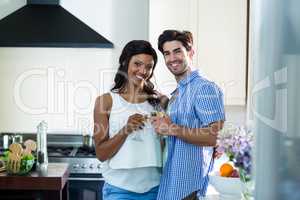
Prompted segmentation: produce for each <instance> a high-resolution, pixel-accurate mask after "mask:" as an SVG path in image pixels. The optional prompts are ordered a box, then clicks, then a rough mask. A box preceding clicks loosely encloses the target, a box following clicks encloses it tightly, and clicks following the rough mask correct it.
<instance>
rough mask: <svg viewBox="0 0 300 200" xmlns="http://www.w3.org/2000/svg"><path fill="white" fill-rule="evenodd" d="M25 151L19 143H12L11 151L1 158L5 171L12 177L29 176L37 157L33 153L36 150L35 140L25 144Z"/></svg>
mask: <svg viewBox="0 0 300 200" xmlns="http://www.w3.org/2000/svg"><path fill="white" fill-rule="evenodd" d="M24 146H25V149H23V147H22V145H21V144H19V143H12V144H11V145H10V146H9V150H8V151H6V152H4V155H3V157H2V158H1V159H2V160H3V161H4V163H5V169H6V171H7V173H8V174H11V175H26V174H28V173H29V172H30V171H31V169H32V167H33V165H34V163H35V157H34V155H33V154H32V151H35V150H36V143H35V142H34V141H33V140H27V141H25V142H24Z"/></svg>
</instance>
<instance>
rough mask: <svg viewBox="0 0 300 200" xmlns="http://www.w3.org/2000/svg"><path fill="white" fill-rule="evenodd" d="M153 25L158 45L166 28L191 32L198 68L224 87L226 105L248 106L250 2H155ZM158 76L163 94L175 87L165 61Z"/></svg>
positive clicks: (152, 5)
mask: <svg viewBox="0 0 300 200" xmlns="http://www.w3.org/2000/svg"><path fill="white" fill-rule="evenodd" d="M149 26H150V27H149V31H150V41H151V42H152V43H153V44H155V45H156V44H157V38H158V36H159V34H160V33H161V32H162V31H163V30H164V29H179V30H190V31H191V32H192V33H193V35H194V43H195V45H194V46H195V50H196V56H195V57H194V65H195V66H196V67H197V68H199V69H201V70H202V71H203V72H204V73H205V74H206V75H207V76H208V77H209V78H210V79H211V80H213V81H215V82H217V83H218V85H220V86H221V87H222V88H223V91H224V94H225V104H227V105H244V104H245V96H246V95H245V93H246V92H245V83H246V82H245V80H246V79H245V76H246V0H226V1H219V0H189V1H184V0H151V1H150V22H149ZM160 59H161V60H162V59H163V58H162V56H161V55H160ZM155 75H156V79H157V83H158V85H159V88H160V89H161V90H162V91H163V92H165V93H169V92H170V91H172V90H173V89H174V88H175V86H176V83H175V81H174V79H173V77H172V75H171V74H170V73H169V72H168V70H167V69H166V67H165V66H164V63H163V62H162V61H160V62H159V65H158V69H157V71H156V73H155Z"/></svg>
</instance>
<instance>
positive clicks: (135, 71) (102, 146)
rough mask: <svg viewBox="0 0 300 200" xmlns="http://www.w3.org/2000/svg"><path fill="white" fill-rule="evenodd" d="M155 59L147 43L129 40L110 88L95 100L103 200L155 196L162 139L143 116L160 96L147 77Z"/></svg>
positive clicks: (148, 199) (144, 199) (141, 199)
mask: <svg viewBox="0 0 300 200" xmlns="http://www.w3.org/2000/svg"><path fill="white" fill-rule="evenodd" d="M156 63H157V55H156V52H155V50H154V49H153V48H152V46H151V44H150V43H149V42H147V41H143V40H134V41H131V42H129V43H128V44H127V45H126V46H125V47H124V49H123V51H122V53H121V56H120V58H119V69H118V72H117V74H116V76H115V79H114V86H113V88H112V89H111V92H110V93H106V94H103V95H102V96H100V97H98V98H97V99H96V103H95V109H94V124H95V129H94V139H95V146H96V155H97V157H98V159H99V160H100V161H102V162H103V171H102V175H103V177H104V179H105V184H104V186H103V191H102V193H103V199H104V200H122V199H132V200H155V199H156V195H157V190H158V185H159V180H160V175H161V165H162V162H161V161H162V159H161V145H160V139H159V137H157V135H156V134H155V132H154V129H153V128H152V126H151V124H150V122H148V121H147V118H148V116H150V113H151V112H153V111H154V107H156V106H157V105H158V104H159V100H158V99H157V98H154V96H155V94H156V92H155V91H154V90H153V88H154V86H153V84H152V83H151V82H150V79H151V77H152V75H153V70H154V68H155V65H156Z"/></svg>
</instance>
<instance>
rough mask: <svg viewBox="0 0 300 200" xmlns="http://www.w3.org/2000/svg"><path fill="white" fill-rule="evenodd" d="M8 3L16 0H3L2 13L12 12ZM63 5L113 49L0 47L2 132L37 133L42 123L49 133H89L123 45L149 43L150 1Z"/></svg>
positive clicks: (71, 0) (69, 1)
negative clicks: (137, 41)
mask: <svg viewBox="0 0 300 200" xmlns="http://www.w3.org/2000/svg"><path fill="white" fill-rule="evenodd" d="M12 2H14V5H15V3H16V2H17V1H7V2H6V4H5V5H4V4H3V6H1V7H0V13H4V12H6V11H7V10H13V9H11V7H13V6H11V3H12ZM18 2H19V1H18ZM61 4H62V6H63V7H64V8H65V9H67V10H68V11H69V12H71V13H72V14H73V15H75V16H76V17H78V18H79V19H81V20H82V21H84V22H85V23H86V24H88V25H89V26H90V27H91V28H93V29H94V30H96V31H97V32H99V33H100V34H102V35H103V36H105V37H106V38H107V39H109V40H110V41H112V43H113V44H114V48H113V49H97V48H92V49H84V48H80V49H79V48H0V92H1V97H2V98H1V100H0V113H1V116H0V132H6V131H7V132H35V131H36V125H37V124H38V123H39V122H40V121H41V120H46V121H47V122H48V124H49V132H72V133H80V132H81V131H83V130H86V129H87V130H88V131H91V130H92V127H91V124H92V110H93V105H94V100H95V98H96V96H97V95H99V94H102V93H103V92H104V91H107V90H109V88H110V87H111V85H112V79H113V77H114V73H115V71H116V69H117V67H118V65H117V60H118V57H119V54H120V52H121V50H122V48H123V46H124V45H125V44H126V43H127V42H128V41H130V40H132V39H148V1H140V0H123V1H118V0H90V1H88V3H87V2H86V1H79V0H62V1H61ZM18 5H19V7H21V6H22V5H21V3H20V2H19V4H18ZM14 7H15V9H16V7H18V6H14ZM8 8H9V9H8ZM15 9H14V10H15ZM7 14H9V13H8V12H7ZM136 16H139V17H136ZM3 17H4V16H3Z"/></svg>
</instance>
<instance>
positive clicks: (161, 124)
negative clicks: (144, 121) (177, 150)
mask: <svg viewBox="0 0 300 200" xmlns="http://www.w3.org/2000/svg"><path fill="white" fill-rule="evenodd" d="M150 120H151V124H152V126H153V127H154V129H155V132H156V133H158V134H160V135H172V128H174V127H175V125H173V124H172V122H171V119H170V118H169V117H168V116H163V117H151V118H150Z"/></svg>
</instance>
